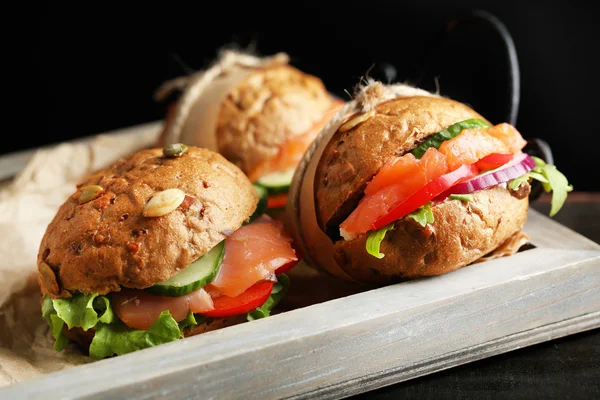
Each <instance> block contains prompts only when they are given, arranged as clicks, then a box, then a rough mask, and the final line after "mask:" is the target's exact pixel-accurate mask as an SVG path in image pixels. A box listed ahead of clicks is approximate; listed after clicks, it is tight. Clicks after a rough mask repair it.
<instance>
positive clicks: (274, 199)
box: [267, 193, 288, 208]
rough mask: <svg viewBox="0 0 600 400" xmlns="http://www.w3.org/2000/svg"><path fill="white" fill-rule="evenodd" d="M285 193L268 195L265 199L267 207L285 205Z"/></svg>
mask: <svg viewBox="0 0 600 400" xmlns="http://www.w3.org/2000/svg"><path fill="white" fill-rule="evenodd" d="M287 198H288V195H287V193H283V194H278V195H275V196H269V198H268V199H267V208H281V207H285V205H286V203H287Z"/></svg>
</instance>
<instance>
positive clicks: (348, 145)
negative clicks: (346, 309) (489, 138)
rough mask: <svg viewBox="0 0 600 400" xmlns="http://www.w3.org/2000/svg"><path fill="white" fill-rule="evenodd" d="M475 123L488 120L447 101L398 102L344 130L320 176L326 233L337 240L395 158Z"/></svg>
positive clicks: (318, 196) (320, 216) (318, 195)
mask: <svg viewBox="0 0 600 400" xmlns="http://www.w3.org/2000/svg"><path fill="white" fill-rule="evenodd" d="M352 118H354V116H351V117H349V118H348V121H350V120H351V119H352ZM470 118H479V119H482V120H484V121H485V118H484V117H482V116H481V115H479V114H478V113H477V112H475V111H474V110H472V109H471V108H469V107H467V106H466V105H464V104H462V103H459V102H457V101H454V100H450V99H447V98H442V97H425V96H411V97H398V98H395V99H392V100H388V101H385V102H383V103H380V104H378V105H377V106H376V107H375V109H374V115H372V116H371V117H370V118H368V119H367V120H365V121H364V122H361V123H360V124H358V125H356V126H355V127H353V128H352V129H349V130H346V131H342V129H341V128H340V129H338V131H337V132H336V133H335V134H334V135H333V137H332V138H331V140H330V141H329V142H328V143H327V145H326V147H325V150H324V151H323V155H322V157H321V159H320V161H319V164H318V166H317V170H316V174H315V181H314V185H315V201H316V210H317V221H318V223H319V226H320V227H321V229H323V230H324V231H325V232H327V233H329V234H330V235H337V233H336V232H337V228H338V226H339V224H340V223H341V222H342V221H343V219H345V218H346V217H347V216H348V215H349V214H350V213H351V212H352V210H354V209H355V208H356V205H357V204H358V201H359V200H360V198H361V197H362V194H363V191H364V189H365V187H366V185H367V182H368V181H369V180H370V179H371V178H372V177H373V176H374V175H375V174H376V173H377V172H378V171H379V170H380V169H381V167H383V165H384V164H385V162H386V161H387V160H388V159H389V158H390V157H392V156H401V155H403V154H404V153H406V152H408V151H410V150H412V149H413V148H414V147H416V145H417V144H418V143H420V142H421V141H423V140H424V139H425V138H427V137H428V136H430V135H431V134H433V133H436V132H439V131H441V130H443V129H446V128H447V127H448V126H450V125H452V124H454V123H456V122H460V121H464V120H466V119H470ZM342 127H343V126H342Z"/></svg>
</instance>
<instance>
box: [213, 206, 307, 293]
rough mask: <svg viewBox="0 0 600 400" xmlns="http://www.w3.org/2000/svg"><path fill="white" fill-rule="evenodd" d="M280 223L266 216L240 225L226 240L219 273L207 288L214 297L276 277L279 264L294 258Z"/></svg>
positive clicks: (293, 252)
mask: <svg viewBox="0 0 600 400" xmlns="http://www.w3.org/2000/svg"><path fill="white" fill-rule="evenodd" d="M291 242H292V239H291V238H290V237H289V236H288V235H287V234H286V233H285V230H284V227H283V224H282V223H281V222H279V221H277V220H274V219H272V218H270V217H268V216H266V215H263V216H261V217H260V218H259V219H257V220H256V221H254V222H252V223H251V224H248V225H245V226H242V227H241V228H240V229H238V230H237V231H235V232H234V233H233V234H231V236H229V237H228V238H227V239H226V240H225V255H224V257H223V262H222V264H221V268H220V269H219V274H218V275H217V277H216V278H215V280H214V281H212V282H211V283H210V284H208V285H206V286H205V288H206V290H207V291H208V292H209V293H210V294H211V296H213V297H215V296H216V295H219V294H220V295H225V296H229V297H235V296H237V295H239V294H241V293H243V292H244V291H245V290H246V289H248V288H249V287H251V286H252V285H254V284H255V283H257V282H259V281H262V280H266V279H275V278H274V273H275V270H277V269H278V268H279V267H281V266H283V265H285V264H287V263H289V262H292V261H297V260H298V258H297V257H296V253H295V251H294V249H293V248H292V245H291Z"/></svg>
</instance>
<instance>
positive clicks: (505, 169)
mask: <svg viewBox="0 0 600 400" xmlns="http://www.w3.org/2000/svg"><path fill="white" fill-rule="evenodd" d="M534 167H535V161H533V159H532V158H531V157H529V155H527V154H525V153H521V154H518V155H516V156H515V158H513V159H512V160H511V161H510V162H508V163H506V164H504V165H503V166H501V167H498V168H496V169H493V170H491V171H487V172H486V173H484V174H481V175H477V176H476V177H475V178H471V179H469V180H468V181H465V182H461V183H459V184H457V185H454V186H452V188H450V190H448V194H467V193H472V192H475V191H477V190H483V189H487V188H489V187H492V186H496V185H498V184H500V183H504V182H508V181H510V180H513V179H515V178H518V177H519V176H521V175H524V174H526V173H527V172H529V171H531V170H532V169H533V168H534Z"/></svg>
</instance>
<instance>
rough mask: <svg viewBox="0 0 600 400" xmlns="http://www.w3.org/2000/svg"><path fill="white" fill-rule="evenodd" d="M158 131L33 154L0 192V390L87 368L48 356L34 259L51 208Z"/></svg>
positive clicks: (75, 355)
mask: <svg viewBox="0 0 600 400" xmlns="http://www.w3.org/2000/svg"><path fill="white" fill-rule="evenodd" d="M158 133H159V132H158V130H157V129H156V130H148V129H141V130H140V131H130V132H128V133H127V134H121V135H99V136H96V137H93V138H91V140H90V141H89V142H86V143H75V144H73V143H70V144H66V143H65V144H61V145H58V146H56V147H53V148H49V149H44V150H39V151H38V152H36V154H35V155H34V157H33V158H32V159H31V160H30V162H29V164H28V165H27V167H26V168H25V169H24V170H23V171H22V172H21V173H20V174H19V175H18V176H17V177H15V178H14V179H13V180H12V181H9V182H5V183H3V184H2V188H1V189H0V282H1V285H2V286H1V288H0V387H2V386H6V385H9V384H11V383H14V382H18V381H23V380H26V379H29V378H32V377H34V376H36V375H39V374H43V373H48V372H53V371H58V370H61V369H63V368H67V367H71V366H75V365H79V364H82V363H86V362H90V361H91V359H90V358H88V357H86V356H84V355H82V354H81V353H80V352H79V351H78V350H77V348H75V346H73V345H70V346H69V347H68V348H67V349H65V350H64V351H62V352H56V351H54V350H53V348H52V346H53V344H54V339H53V338H52V336H51V334H50V332H49V328H48V326H47V323H46V321H44V320H43V319H42V315H41V310H40V292H39V288H38V285H37V280H36V277H37V268H36V257H37V252H38V246H39V244H40V241H41V239H42V236H43V235H44V232H45V230H46V227H47V225H48V224H49V223H50V221H51V220H52V218H53V217H54V214H55V213H56V211H57V210H58V207H60V205H61V204H62V203H63V202H64V201H65V200H66V198H67V197H68V196H69V195H71V194H72V193H73V191H75V185H76V184H77V183H78V182H79V181H80V179H81V178H82V177H84V176H86V175H88V174H90V173H92V172H93V171H95V170H97V169H99V168H103V167H105V166H106V165H108V164H109V163H111V162H113V161H115V160H117V159H118V158H120V157H122V156H125V155H127V154H129V153H132V152H134V151H137V150H140V149H142V148H144V147H150V146H151V145H152V144H153V143H155V141H156V139H157V137H158Z"/></svg>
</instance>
